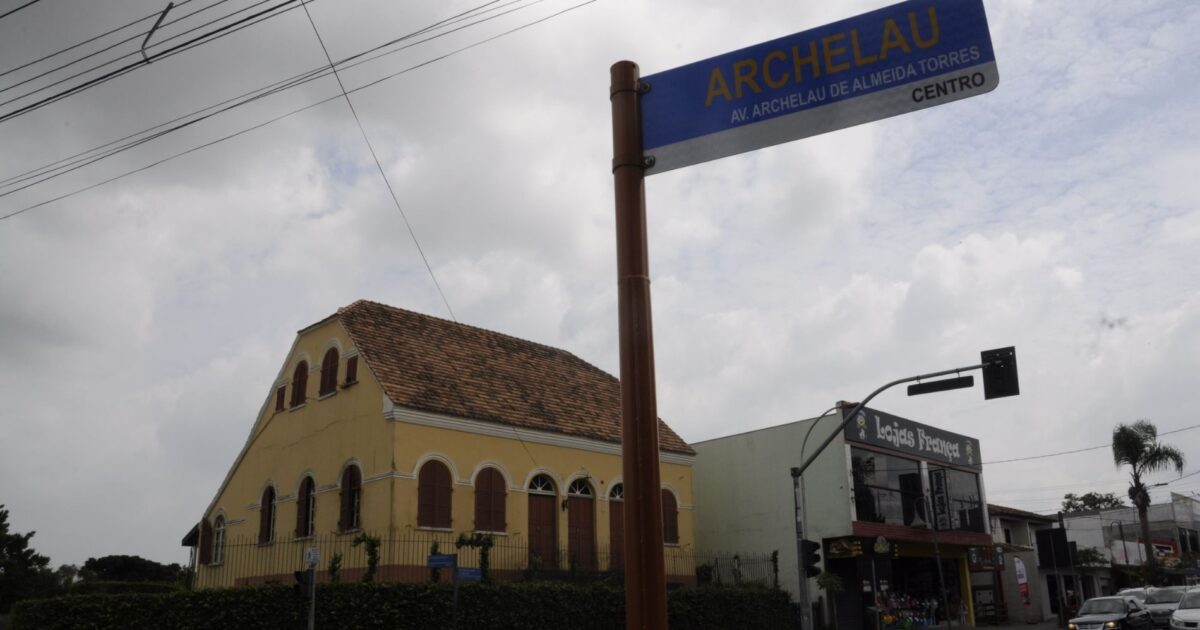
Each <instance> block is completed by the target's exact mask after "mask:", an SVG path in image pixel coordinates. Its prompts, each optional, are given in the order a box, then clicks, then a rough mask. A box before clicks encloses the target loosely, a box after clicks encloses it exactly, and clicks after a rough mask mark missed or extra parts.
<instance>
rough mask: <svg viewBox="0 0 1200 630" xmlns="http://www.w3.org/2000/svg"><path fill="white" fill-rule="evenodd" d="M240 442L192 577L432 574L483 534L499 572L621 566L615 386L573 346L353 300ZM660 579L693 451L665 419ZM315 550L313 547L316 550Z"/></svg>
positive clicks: (685, 572) (288, 371) (682, 567)
mask: <svg viewBox="0 0 1200 630" xmlns="http://www.w3.org/2000/svg"><path fill="white" fill-rule="evenodd" d="M265 394H266V396H265V398H266V401H265V402H264V404H263V407H262V410H261V411H260V413H259V415H258V419H257V421H256V422H255V423H254V427H253V429H252V430H251V432H250V436H249V438H248V439H247V440H246V444H245V446H244V447H243V448H242V451H241V453H240V454H239V455H238V457H237V460H236V461H235V462H234V463H233V466H232V467H231V468H230V470H229V472H228V473H227V474H226V476H225V480H224V482H223V483H222V484H221V487H220V489H219V490H218V491H217V493H216V496H215V497H214V498H213V500H212V503H211V504H209V506H208V508H207V509H206V510H205V512H204V515H203V518H202V520H201V521H200V523H199V524H198V525H197V526H196V527H195V528H194V529H193V530H192V532H190V533H189V535H188V536H187V537H186V538H185V539H184V544H185V545H188V546H193V547H196V553H195V565H196V584H197V585H198V586H200V587H216V586H233V585H242V584H253V583H262V582H268V581H284V580H287V581H290V580H291V579H292V572H293V571H296V570H299V569H301V568H303V567H304V566H305V565H304V555H305V552H306V550H310V549H313V548H316V549H317V551H318V553H319V554H320V561H319V563H318V567H319V569H320V571H321V573H320V576H321V578H322V579H327V578H328V577H329V569H330V561H331V560H332V559H333V558H334V556H335V554H337V555H339V556H340V558H339V559H340V561H341V563H340V564H341V571H340V572H339V575H340V577H341V578H342V579H346V580H351V579H357V577H358V576H360V575H361V574H362V572H363V571H365V570H366V566H367V554H366V547H367V545H353V544H352V543H353V541H354V540H355V538H357V537H359V536H360V535H362V534H369V535H371V536H373V537H375V538H378V539H379V540H380V547H379V554H378V569H377V576H378V577H377V579H427V578H428V576H429V570H428V569H426V568H425V563H426V556H427V555H428V554H429V553H430V551H431V548H432V547H433V544H434V543H435V542H436V543H437V545H438V551H439V553H456V552H457V553H458V562H459V564H460V566H478V561H479V554H478V549H477V548H474V547H470V546H467V547H463V548H461V549H456V546H455V542H456V541H457V540H459V538H460V535H465V536H468V537H469V536H471V535H473V534H474V533H477V532H478V533H486V534H490V535H491V540H492V541H493V543H494V547H492V548H491V550H490V554H489V555H490V565H491V569H492V572H493V575H495V576H496V577H498V578H501V579H503V578H505V577H510V578H511V577H515V576H517V575H519V574H521V573H525V574H528V573H530V572H533V573H539V574H546V575H550V576H552V575H553V574H555V573H558V572H569V571H588V570H598V571H603V570H611V569H616V568H619V567H620V563H621V553H622V549H623V534H622V527H620V525H619V524H620V523H621V505H622V503H621V498H622V490H623V487H622V483H621V471H622V466H621V456H620V448H621V447H620V436H621V418H620V413H621V412H620V408H621V407H620V384H619V382H618V381H617V379H615V378H613V377H612V376H611V375H609V374H606V373H605V372H603V371H601V370H600V369H598V368H596V367H595V366H592V365H590V364H588V363H586V362H584V361H583V360H581V359H579V358H578V357H576V356H574V355H572V354H570V353H568V352H565V351H563V350H559V349H556V348H551V347H548V346H544V345H541V344H537V343H533V342H530V341H525V340H522V339H517V338H514V337H510V336H508V335H503V334H500V333H496V332H491V331H488V330H483V329H480V328H475V327H472V326H465V325H461V324H456V323H453V322H449V321H445V320H442V319H438V318H434V317H429V316H426V315H421V314H418V313H413V312H411V311H405V310H402V309H397V308H393V307H390V306H386V305H383V304H378V303H374V302H367V301H358V302H355V303H354V304H351V305H350V306H347V307H345V308H341V309H339V310H338V312H337V313H336V314H334V315H332V316H330V317H328V318H326V319H324V320H322V321H320V322H317V323H316V324H313V325H312V326H309V327H308V328H305V329H304V330H301V331H300V332H299V333H298V334H297V336H296V340H295V342H294V344H293V346H292V349H291V351H290V352H289V353H288V355H287V358H286V360H285V361H284V364H283V366H282V368H281V369H280V373H279V377H278V378H277V379H276V381H275V383H274V384H273V386H272V387H271V389H270V391H268V392H265ZM659 438H660V442H661V445H662V451H661V459H660V463H661V476H662V483H663V489H662V490H663V503H664V509H663V512H664V528H665V531H666V539H667V548H666V549H665V550H664V553H665V554H666V557H667V572H668V574H669V575H670V576H671V577H670V578H669V579H670V580H671V581H677V582H691V581H693V579H694V575H695V572H694V567H693V566H692V565H691V562H690V560H689V559H690V557H691V553H692V552H693V549H692V544H693V518H692V464H693V461H694V458H695V453H694V452H693V451H692V449H691V448H690V447H688V445H687V444H686V443H685V442H684V441H683V440H682V439H681V438H680V437H679V436H678V435H676V434H675V433H674V432H673V431H672V430H671V429H670V428H669V427H667V425H666V424H664V423H662V422H661V421H660V423H659ZM309 553H312V552H311V551H309Z"/></svg>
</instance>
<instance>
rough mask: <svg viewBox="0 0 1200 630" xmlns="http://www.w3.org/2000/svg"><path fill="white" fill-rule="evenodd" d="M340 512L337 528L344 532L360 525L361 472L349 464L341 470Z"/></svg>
mask: <svg viewBox="0 0 1200 630" xmlns="http://www.w3.org/2000/svg"><path fill="white" fill-rule="evenodd" d="M341 499H342V513H341V516H340V517H339V518H338V529H340V530H342V531H344V532H346V531H350V530H354V529H358V528H360V527H362V521H361V514H362V473H361V472H359V470H358V466H355V465H354V464H351V465H349V466H346V470H344V471H342V496H341Z"/></svg>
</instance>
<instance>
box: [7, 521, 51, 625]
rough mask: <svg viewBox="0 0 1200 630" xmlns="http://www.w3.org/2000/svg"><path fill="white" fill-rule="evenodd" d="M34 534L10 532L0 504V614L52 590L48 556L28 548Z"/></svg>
mask: <svg viewBox="0 0 1200 630" xmlns="http://www.w3.org/2000/svg"><path fill="white" fill-rule="evenodd" d="M34 533H36V532H29V533H28V534H17V533H13V532H10V531H9V525H8V510H6V509H4V505H3V504H0V614H5V613H8V611H9V609H11V608H12V605H13V603H15V602H17V601H20V600H22V599H26V598H29V597H33V596H36V595H41V594H50V593H52V592H53V591H54V573H53V571H51V570H50V569H49V568H48V565H49V564H50V558H47V557H46V556H43V555H41V554H38V553H36V552H35V551H34V550H33V549H31V548H30V547H29V539H30V538H33V535H34Z"/></svg>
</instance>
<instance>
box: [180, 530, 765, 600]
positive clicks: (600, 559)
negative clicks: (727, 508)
mask: <svg viewBox="0 0 1200 630" xmlns="http://www.w3.org/2000/svg"><path fill="white" fill-rule="evenodd" d="M367 535H370V534H367ZM359 537H360V533H347V534H324V535H320V536H312V537H305V538H288V539H285V540H276V541H273V542H270V543H266V544H260V543H259V542H258V539H257V537H230V538H227V539H226V540H225V542H224V544H223V545H222V548H221V549H220V551H219V553H218V552H217V550H215V549H214V550H213V551H214V553H213V557H214V558H218V557H219V558H220V561H219V562H214V563H210V564H201V565H199V566H197V567H196V576H195V582H194V584H195V587H196V588H227V587H238V586H255V585H262V584H270V583H284V584H291V583H292V582H293V580H294V576H293V573H294V572H295V571H300V570H303V569H305V568H307V565H306V564H305V561H304V555H305V551H306V550H307V549H309V548H312V547H316V548H317V549H319V554H320V561H319V562H318V564H317V577H318V580H319V581H323V582H325V581H331V580H334V579H337V580H339V581H342V582H358V581H361V580H362V579H363V578H364V577H365V576H366V574H367V572H368V564H369V563H368V556H367V545H365V544H358V545H355V544H354V541H355V540H356V538H359ZM374 537H375V538H377V539H378V540H379V547H378V553H377V566H376V569H375V574H374V576H373V579H374V580H375V581H381V582H382V581H391V582H394V581H403V582H416V581H428V580H431V579H433V576H434V575H435V574H434V571H435V570H433V569H429V568H428V567H427V566H426V565H427V558H428V556H429V555H431V554H433V553H438V554H457V556H458V558H457V564H458V566H459V567H460V568H483V567H482V560H483V550H482V549H480V548H479V547H477V546H470V545H463V546H459V545H458V543H459V540H460V538H459V535H458V534H456V533H451V532H415V533H409V534H405V535H404V536H403V537H391V538H389V537H386V536H374ZM435 544H436V546H435ZM538 548H539V549H541V552H540V553H538V552H536V551H531V550H530V545H529V541H528V539H526V538H524V537H520V536H492V537H491V546H490V548H489V549H488V550H487V565H488V566H487V573H488V575H489V577H490V578H491V579H493V580H498V581H511V580H538V579H545V580H575V581H595V580H614V581H620V580H621V579H623V570H622V567H623V564H624V558H623V557H622V555H621V554H620V553H616V554H614V553H612V551H613V550H612V549H611V548H610V547H608V546H603V545H596V546H594V547H592V548H591V549H581V548H571V546H570V545H567V546H559V547H555V548H553V549H552V550H548V548H546V547H545V546H539V547H538ZM618 552H619V550H618ZM663 556H664V560H665V564H666V574H667V581H668V582H669V583H676V584H687V585H694V584H705V583H713V584H746V583H759V584H762V585H764V586H769V587H776V586H778V584H779V576H778V562H777V556H773V554H763V553H758V554H752V553H737V554H735V553H700V552H696V551H693V550H691V549H689V548H686V547H675V546H668V547H666V548H664V550H663ZM335 557H337V558H338V562H337V564H338V565H339V567H338V568H337V570H336V571H334V570H331V569H332V567H331V563H332V561H333V559H334V558H335ZM437 574H438V575H439V579H440V580H442V581H449V580H450V579H451V571H450V570H449V569H441V570H440V571H438V573H437ZM335 575H336V577H335Z"/></svg>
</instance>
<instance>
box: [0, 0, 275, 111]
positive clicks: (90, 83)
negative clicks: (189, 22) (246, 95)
mask: <svg viewBox="0 0 1200 630" xmlns="http://www.w3.org/2000/svg"><path fill="white" fill-rule="evenodd" d="M264 1H265V0H264ZM295 2H298V0H283V2H280V3H279V4H277V5H274V6H272V7H270V8H267V9H264V10H262V11H259V12H258V13H255V14H252V15H249V16H246V17H244V18H242V19H240V20H237V21H235V22H232V23H230V24H226V25H224V26H221V27H218V28H216V29H213V30H212V31H209V32H207V33H204V34H202V35H200V36H198V37H194V38H192V39H190V40H188V41H185V42H183V43H181V44H176V45H175V46H172V47H171V48H168V49H166V50H164V51H162V52H158V53H155V54H153V55H148V56H147V57H146V58H144V59H140V60H138V61H135V62H134V63H131V64H126V65H125V66H122V67H120V68H117V69H116V70H112V71H110V72H107V73H105V74H102V75H100V76H98V77H95V78H93V79H88V80H87V81H84V82H83V83H80V84H78V85H75V86H73V87H71V88H68V89H66V90H63V91H62V92H58V93H57V94H54V95H52V96H48V97H46V98H43V99H41V100H39V101H35V102H33V103H31V104H29V105H24V106H22V107H19V108H17V109H14V110H12V111H9V112H6V113H4V114H0V122H5V121H7V120H11V119H13V118H16V117H17V116H21V115H23V114H28V113H29V112H32V111H34V110H38V109H41V108H42V107H45V106H46V105H49V104H51V103H55V102H57V101H60V100H62V99H64V98H67V97H69V96H72V95H74V94H78V93H79V92H82V91H84V90H87V89H90V88H93V87H96V86H97V85H100V84H102V83H107V82H108V81H111V80H113V79H115V78H117V77H119V76H122V75H125V74H128V73H130V72H132V71H133V70H136V69H137V68H140V67H142V66H145V65H149V64H150V63H151V62H152V61H155V60H158V59H161V58H165V57H171V56H174V55H175V54H177V53H180V52H184V51H185V50H190V49H192V48H195V47H196V46H199V45H203V44H206V43H209V42H212V41H215V40H217V39H219V38H220V37H223V36H225V35H228V34H230V33H233V32H237V31H238V30H241V29H242V28H244V27H246V26H252V25H254V24H257V23H258V22H260V21H263V20H259V19H258V18H262V17H263V16H267V18H264V19H269V18H270V17H273V16H275V15H281V14H283V13H285V12H287V11H288V10H290V9H284V10H283V11H280V12H279V13H275V11H276V10H278V9H280V8H281V7H284V6H287V5H289V4H292V3H295ZM259 4H262V2H260V3H259ZM255 6H257V5H255ZM292 8H293V9H294V8H295V7H292ZM217 21H219V20H217ZM235 27H236V28H235ZM230 29H233V30H230ZM193 30H194V29H193ZM162 43H165V42H160V45H161V44H162ZM126 56H128V55H126ZM122 58H123V57H122ZM105 65H109V64H105ZM89 71H90V70H89ZM89 71H84V72H81V73H77V74H74V75H71V76H70V77H68V78H66V79H63V80H61V81H58V82H56V83H53V84H51V86H53V85H59V84H61V83H63V82H64V81H67V80H70V79H72V78H76V77H78V76H80V75H82V74H86V73H87V72H89ZM47 87H49V86H47ZM42 89H46V88H41V89H39V90H36V91H35V92H31V93H29V94H26V95H23V96H19V97H16V98H12V99H9V100H7V101H3V102H0V106H3V105H7V104H10V103H13V102H14V101H18V100H21V99H22V98H25V97H27V96H31V95H32V94H36V93H37V92H40V91H42Z"/></svg>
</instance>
